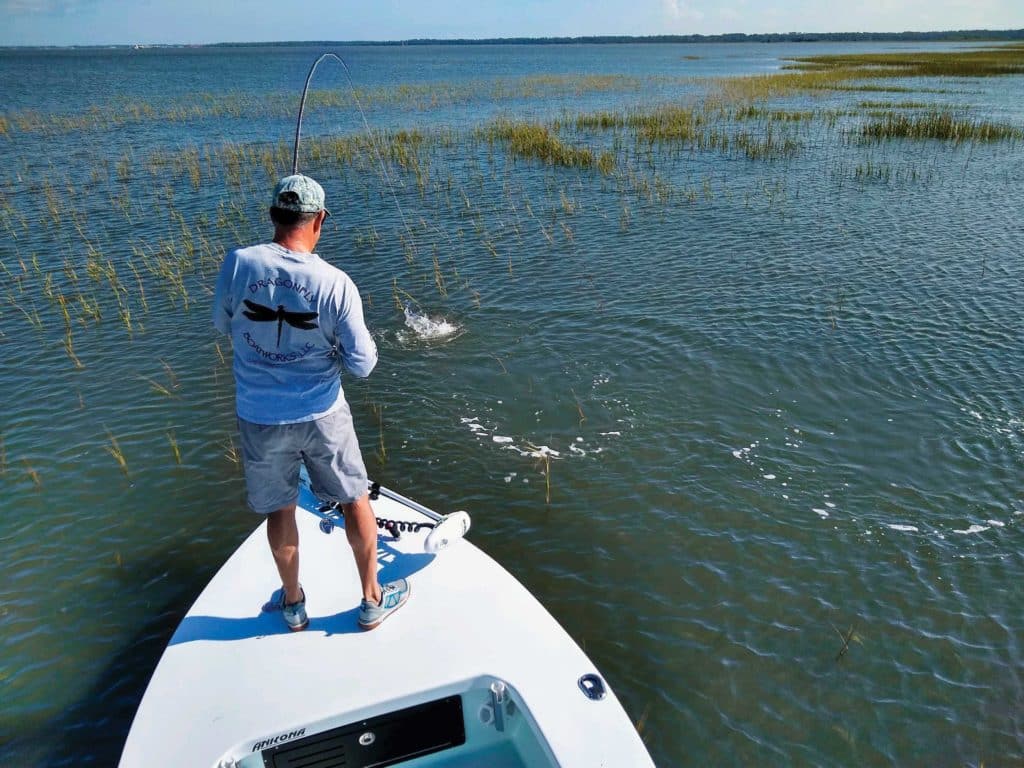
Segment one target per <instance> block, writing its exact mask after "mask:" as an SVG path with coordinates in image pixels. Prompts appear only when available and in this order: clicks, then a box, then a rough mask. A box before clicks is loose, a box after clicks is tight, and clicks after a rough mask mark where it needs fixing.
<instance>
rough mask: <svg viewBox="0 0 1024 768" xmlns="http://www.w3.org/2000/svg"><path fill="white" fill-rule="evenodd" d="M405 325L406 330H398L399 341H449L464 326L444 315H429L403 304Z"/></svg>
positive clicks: (462, 329)
mask: <svg viewBox="0 0 1024 768" xmlns="http://www.w3.org/2000/svg"><path fill="white" fill-rule="evenodd" d="M404 314H405V327H406V328H408V329H409V330H408V331H399V332H398V334H397V335H398V340H399V342H401V343H403V344H406V343H408V342H410V341H432V342H438V341H451V340H452V339H457V338H458V337H459V336H461V335H462V334H463V333H464V332H465V328H463V327H462V326H461V325H458V324H457V323H453V322H451V321H450V320H448V319H446V318H444V317H430V316H429V315H428V314H426V312H423V313H420V312H417V311H416V310H414V309H413V308H412V307H411V306H410V305H408V304H406V305H405V310H404Z"/></svg>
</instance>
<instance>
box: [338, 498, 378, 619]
mask: <svg viewBox="0 0 1024 768" xmlns="http://www.w3.org/2000/svg"><path fill="white" fill-rule="evenodd" d="M342 510H344V512H345V535H346V536H348V543H349V544H350V545H351V547H352V553H353V554H354V555H355V557H356V568H357V569H358V570H359V581H360V582H362V585H363V598H364V599H366V600H367V601H369V602H371V603H373V604H374V605H379V604H380V584H379V583H378V582H377V518H375V517H374V516H373V508H372V507H371V506H370V497H369V496H368V495H367V494H363V495H362V496H360V497H359V498H358V499H356V500H355V501H353V502H350V503H348V504H343V505H342Z"/></svg>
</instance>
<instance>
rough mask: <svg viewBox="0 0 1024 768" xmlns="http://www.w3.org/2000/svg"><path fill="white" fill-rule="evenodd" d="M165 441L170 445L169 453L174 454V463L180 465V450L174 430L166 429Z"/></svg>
mask: <svg viewBox="0 0 1024 768" xmlns="http://www.w3.org/2000/svg"><path fill="white" fill-rule="evenodd" d="M167 442H168V443H170V445H171V454H173V456H174V463H175V464H177V465H179V466H180V465H181V450H180V449H179V448H178V440H177V438H175V436H174V432H171V431H168V433H167Z"/></svg>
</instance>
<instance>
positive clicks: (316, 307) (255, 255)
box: [213, 243, 377, 424]
mask: <svg viewBox="0 0 1024 768" xmlns="http://www.w3.org/2000/svg"><path fill="white" fill-rule="evenodd" d="M213 324H214V325H215V326H216V327H217V329H218V330H220V331H221V332H222V333H225V334H228V335H229V336H230V337H231V342H232V344H233V346H234V362H233V366H232V367H233V370H234V374H235V403H236V408H237V411H238V416H239V417H240V418H242V419H244V420H245V421H250V422H253V423H255V424H294V423H297V422H302V421H312V420H313V419H319V418H321V417H323V416H326V415H328V414H329V413H331V412H333V411H334V410H336V409H337V408H338V407H340V406H341V404H342V403H343V402H344V400H345V395H344V392H343V391H342V388H341V372H342V370H343V369H344V370H346V371H348V372H349V373H351V374H353V375H355V376H359V377H366V376H369V375H370V371H372V370H373V368H374V366H375V365H376V364H377V345H376V344H375V343H374V341H373V339H372V338H371V336H370V332H369V331H368V330H367V328H366V323H365V321H364V319H363V303H362V300H361V299H360V297H359V290H358V289H357V288H356V285H355V283H353V282H352V280H351V278H349V276H348V275H346V274H345V273H344V272H342V271H341V270H340V269H337V268H336V267H333V266H331V265H330V264H328V263H327V262H325V261H324V260H323V259H321V258H320V257H319V256H317V255H316V254H313V253H297V252H294V251H289V250H288V249H287V248H284V247H282V246H280V245H278V244H277V243H266V244H262V245H254V246H251V247H248V248H239V249H237V250H234V251H231V252H230V253H228V254H227V256H226V257H225V258H224V264H223V265H222V267H221V271H220V275H219V276H218V278H217V288H216V293H215V294H214V301H213Z"/></svg>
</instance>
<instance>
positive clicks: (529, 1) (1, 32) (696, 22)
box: [0, 0, 1024, 45]
mask: <svg viewBox="0 0 1024 768" xmlns="http://www.w3.org/2000/svg"><path fill="white" fill-rule="evenodd" d="M1022 27H1024V0H857V2H849V3H840V2H837V0H768V1H767V2H763V1H762V0H543V1H542V0H507V1H505V2H499V0H360V1H359V2H353V1H352V0H333V1H330V0H305V2H301V3H288V2H281V0H254V1H253V2H246V3H242V2H233V0H219V1H218V0H174V1H173V2H171V0H0V45H97V44H100V45H102V44H109V43H210V42H229V41H230V42H237V41H255V40H261V41H262V40H400V39H408V38H413V37H437V38H453V37H470V38H473V37H476V38H479V37H542V36H562V35H566V36H576V35H604V34H623V35H655V34H693V33H699V34H718V33H722V32H747V33H751V32H797V31H799V32H897V31H903V30H921V31H929V30H947V29H982V28H985V29H1019V28H1022Z"/></svg>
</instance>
